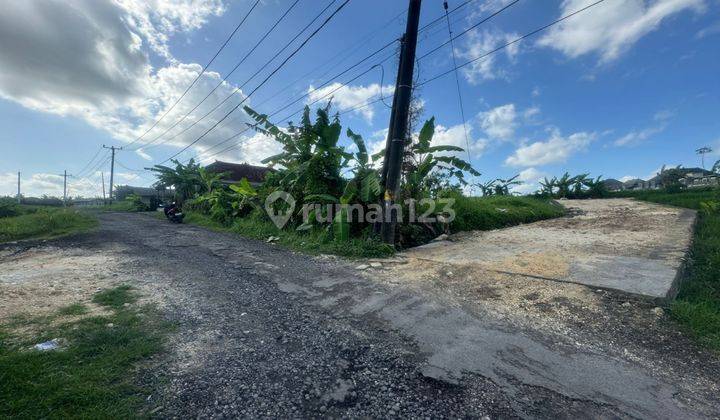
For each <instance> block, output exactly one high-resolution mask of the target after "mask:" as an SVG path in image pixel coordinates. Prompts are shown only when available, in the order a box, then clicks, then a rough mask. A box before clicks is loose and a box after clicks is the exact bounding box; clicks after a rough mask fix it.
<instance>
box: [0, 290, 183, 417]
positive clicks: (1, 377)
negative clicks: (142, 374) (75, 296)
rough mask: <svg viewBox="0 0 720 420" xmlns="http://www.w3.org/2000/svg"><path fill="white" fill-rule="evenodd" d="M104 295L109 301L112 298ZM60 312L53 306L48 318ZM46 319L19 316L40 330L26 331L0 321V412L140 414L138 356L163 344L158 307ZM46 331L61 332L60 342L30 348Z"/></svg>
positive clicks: (145, 391) (144, 391)
mask: <svg viewBox="0 0 720 420" xmlns="http://www.w3.org/2000/svg"><path fill="white" fill-rule="evenodd" d="M101 293H102V294H104V295H107V294H108V293H109V292H108V291H105V292H101ZM126 293H128V291H127V290H125V291H121V292H118V294H119V295H123V296H125V295H126ZM110 301H111V302H112V303H113V305H111V307H115V306H114V303H115V302H116V300H114V299H111V300H110ZM80 306H82V305H80ZM80 306H77V307H75V309H74V311H77V309H78V308H79V307H80ZM61 312H66V309H65V308H63V309H61V310H60V311H58V313H56V314H55V319H57V317H60V316H62V314H61ZM47 319H48V318H47V317H41V318H37V319H30V320H26V322H27V323H30V324H36V325H35V326H36V327H39V328H38V329H39V330H41V331H42V332H41V333H39V334H38V335H36V336H34V337H22V336H15V335H14V334H13V331H12V330H11V329H8V327H7V326H3V327H2V328H0V417H1V418H131V417H132V418H135V417H138V416H141V415H142V414H143V413H142V410H143V408H144V403H145V398H146V396H147V395H149V394H150V393H151V392H152V391H151V390H150V389H149V388H147V386H143V385H140V384H139V382H140V381H139V378H138V376H137V368H138V364H139V363H141V362H143V361H145V360H147V359H148V358H149V357H151V356H153V355H156V354H158V353H159V352H160V351H161V350H162V349H163V344H164V341H165V338H166V332H167V331H168V330H169V326H168V325H166V324H165V323H164V322H163V321H161V318H160V317H159V315H158V314H157V313H156V312H155V311H154V310H153V309H152V308H148V307H145V308H136V307H127V308H123V309H119V310H114V311H113V313H112V314H111V315H108V316H93V317H86V318H84V319H81V320H78V321H73V322H65V323H61V324H59V325H57V326H50V325H49V324H48V321H47ZM110 323H112V324H113V325H112V326H108V324H110ZM54 338H63V339H64V340H65V341H64V344H63V347H62V349H61V350H53V351H45V352H40V351H37V350H31V349H30V347H32V345H34V344H36V343H39V342H43V341H46V340H50V339H54Z"/></svg>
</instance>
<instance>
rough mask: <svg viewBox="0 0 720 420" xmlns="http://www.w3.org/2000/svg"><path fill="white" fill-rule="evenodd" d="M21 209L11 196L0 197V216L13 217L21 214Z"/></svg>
mask: <svg viewBox="0 0 720 420" xmlns="http://www.w3.org/2000/svg"><path fill="white" fill-rule="evenodd" d="M23 213H24V212H23V210H22V208H21V207H20V205H19V204H18V203H17V200H14V199H12V198H0V218H3V217H13V216H19V215H21V214H23Z"/></svg>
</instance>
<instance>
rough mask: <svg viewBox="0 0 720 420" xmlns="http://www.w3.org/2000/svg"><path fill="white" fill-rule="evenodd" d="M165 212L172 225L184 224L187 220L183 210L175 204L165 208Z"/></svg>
mask: <svg viewBox="0 0 720 420" xmlns="http://www.w3.org/2000/svg"><path fill="white" fill-rule="evenodd" d="M163 212H164V213H165V217H167V219H168V220H169V221H171V222H172V223H182V221H183V219H184V218H185V215H184V214H183V212H182V210H180V207H178V206H177V205H176V204H175V203H172V204H171V205H169V206H165V207H164V208H163Z"/></svg>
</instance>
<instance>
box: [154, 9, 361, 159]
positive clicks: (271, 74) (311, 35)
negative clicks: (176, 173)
mask: <svg viewBox="0 0 720 420" xmlns="http://www.w3.org/2000/svg"><path fill="white" fill-rule="evenodd" d="M349 2H350V0H345V1H344V2H343V3H342V4H341V5H340V6H339V7H338V8H337V9H335V11H334V12H333V13H332V14H331V15H330V16H328V17H327V18H326V19H325V21H324V22H323V23H322V24H321V25H320V26H319V27H318V28H317V29H315V31H313V32H312V33H311V34H310V35H309V36H308V37H307V38H306V39H305V40H304V41H303V42H302V43H301V44H300V45H299V46H298V47H297V48H296V49H295V50H294V51H293V52H292V53H290V55H288V56H287V58H285V60H283V62H282V63H280V64H279V65H278V66H277V67H276V68H275V69H274V70H273V71H272V72H271V73H270V74H269V75H267V77H265V79H264V80H263V81H262V82H260V84H259V85H257V86H256V87H255V89H253V90H252V91H251V92H250V93H249V94H248V95H247V96H246V97H245V98H244V99H243V100H242V101H240V103H238V104H237V105H235V106H234V107H233V108H232V109H231V110H230V111H228V113H227V114H225V116H223V117H222V118H221V119H220V120H219V121H218V122H216V123H215V124H214V125H213V126H212V127H210V128H209V129H207V130H206V131H205V132H204V133H203V134H202V135H201V136H200V137H198V138H197V139H195V140H193V141H192V142H191V143H190V144H188V145H187V146H185V147H183V148H182V150H180V151H179V152H177V153H175V154H174V155H172V156H171V157H169V158H167V159H165V160H164V161H162V162H161V163H160V164H163V163H165V162H167V161H169V160H170V159H172V158H174V157H176V156H178V155H179V154H181V153H182V152H184V151H185V150H187V149H188V148H190V146H192V145H194V144H196V143H197V142H199V141H200V140H202V139H203V138H204V137H205V136H206V135H207V134H208V133H210V132H211V131H212V130H213V129H214V128H215V127H217V126H218V125H219V124H220V123H221V122H223V121H224V120H225V119H226V118H227V117H229V116H230V114H232V113H233V112H235V110H236V109H238V108H239V107H240V105H242V104H243V103H244V102H245V101H247V100H248V99H249V98H250V97H251V96H252V95H253V94H254V93H255V92H257V91H258V89H260V88H261V87H262V86H263V85H265V83H267V81H268V80H270V78H271V77H272V76H274V75H275V73H277V72H278V71H280V69H282V68H283V67H284V66H285V64H287V62H288V61H290V59H291V58H292V57H294V56H295V54H297V53H298V52H299V51H300V50H301V49H302V48H303V47H304V46H305V45H306V44H307V43H308V42H309V41H310V40H311V39H312V38H314V37H315V35H317V33H318V32H320V30H322V28H324V27H325V25H327V24H328V23H329V22H330V21H331V20H332V19H333V18H334V17H335V15H337V14H338V13H339V12H340V10H342V9H343V8H344V7H345V6H346V5H347V4H348V3H349Z"/></svg>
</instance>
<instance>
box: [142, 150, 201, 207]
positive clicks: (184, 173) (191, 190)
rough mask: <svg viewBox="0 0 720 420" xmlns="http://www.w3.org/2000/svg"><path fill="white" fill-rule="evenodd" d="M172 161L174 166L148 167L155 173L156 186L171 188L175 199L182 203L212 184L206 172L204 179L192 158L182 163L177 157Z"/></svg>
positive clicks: (198, 166)
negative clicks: (184, 163)
mask: <svg viewBox="0 0 720 420" xmlns="http://www.w3.org/2000/svg"><path fill="white" fill-rule="evenodd" d="M172 162H173V163H174V164H175V167H174V168H172V167H169V166H163V165H155V166H154V167H152V168H149V169H150V170H151V171H153V172H155V173H156V176H157V178H158V181H157V183H156V184H155V186H156V187H162V188H172V189H173V190H174V191H175V201H177V202H178V204H180V205H182V203H184V202H185V201H186V200H188V199H190V198H193V197H195V196H196V195H198V194H202V193H204V192H206V191H208V187H209V186H211V185H212V178H211V176H210V175H209V174H207V172H204V171H203V173H204V174H205V177H206V178H205V179H203V177H202V175H201V169H203V168H201V167H200V164H198V163H195V160H194V159H190V161H189V162H188V163H187V164H186V165H183V164H182V163H180V161H178V160H177V159H173V160H172Z"/></svg>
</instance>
